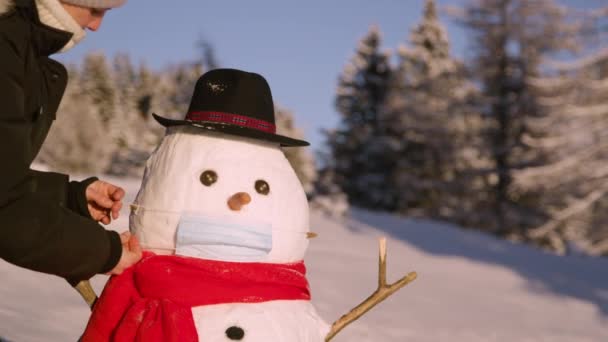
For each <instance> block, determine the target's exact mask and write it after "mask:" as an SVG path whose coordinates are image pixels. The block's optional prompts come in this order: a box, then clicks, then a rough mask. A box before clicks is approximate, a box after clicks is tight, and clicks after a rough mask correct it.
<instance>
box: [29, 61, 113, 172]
mask: <svg viewBox="0 0 608 342" xmlns="http://www.w3.org/2000/svg"><path fill="white" fill-rule="evenodd" d="M68 71H69V75H70V82H68V86H67V88H66V92H65V95H64V98H63V100H62V101H61V105H60V107H59V110H58V112H57V119H56V120H55V123H54V124H53V127H52V128H51V131H50V132H49V135H48V137H47V139H46V141H45V143H44V145H43V146H42V149H41V151H40V153H39V154H38V157H37V162H40V163H42V164H45V165H47V166H49V168H50V169H51V170H53V171H59V172H64V173H77V174H83V175H86V174H90V173H98V172H103V171H105V170H106V168H107V167H108V166H109V164H110V162H111V159H112V158H111V156H112V153H113V147H112V145H111V144H108V143H107V136H106V131H105V130H104V128H103V127H104V125H103V122H102V118H101V116H99V112H98V109H97V108H96V107H95V105H94V104H93V102H92V99H91V98H90V97H88V96H83V95H82V90H81V89H80V82H79V77H78V76H79V73H78V70H77V68H76V67H74V66H72V67H70V68H69V69H68Z"/></svg>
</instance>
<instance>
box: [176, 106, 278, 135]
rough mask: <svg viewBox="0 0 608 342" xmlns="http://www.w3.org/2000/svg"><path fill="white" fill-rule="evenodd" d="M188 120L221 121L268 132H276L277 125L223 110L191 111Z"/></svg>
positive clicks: (187, 116)
mask: <svg viewBox="0 0 608 342" xmlns="http://www.w3.org/2000/svg"><path fill="white" fill-rule="evenodd" d="M186 120H188V121H191V122H195V123H196V122H219V123H225V124H231V125H236V126H241V127H247V128H252V129H256V130H258V131H262V132H266V133H272V134H275V133H276V130H277V128H276V126H275V125H274V124H272V123H270V122H268V121H264V120H260V119H255V118H251V117H248V116H244V115H237V114H231V113H223V112H208V111H205V112H190V113H188V115H186Z"/></svg>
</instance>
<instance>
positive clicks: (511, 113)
mask: <svg viewBox="0 0 608 342" xmlns="http://www.w3.org/2000/svg"><path fill="white" fill-rule="evenodd" d="M453 14H454V15H455V16H456V18H457V20H458V21H459V22H460V23H461V24H463V25H464V26H465V27H466V28H467V29H468V31H469V32H470V34H471V35H472V37H473V42H474V45H473V47H472V49H471V53H472V55H473V58H472V60H471V66H472V67H471V70H472V72H473V74H474V76H475V81H476V82H477V83H478V84H479V85H480V86H481V96H480V97H479V99H478V103H479V111H480V112H481V113H482V115H483V117H484V118H485V119H486V121H487V133H486V135H485V140H486V142H487V146H488V147H489V151H488V152H489V153H490V155H491V159H492V161H493V164H494V165H493V171H492V172H491V177H490V180H491V182H492V184H491V189H490V191H491V192H492V193H493V196H492V197H493V198H490V200H491V202H492V203H493V204H492V206H493V209H494V210H493V216H494V219H493V220H491V221H489V222H487V223H486V224H485V226H486V227H488V228H490V229H493V230H494V231H495V232H496V233H498V234H501V235H508V236H511V237H513V238H521V237H523V236H525V230H526V229H528V228H530V227H535V226H537V225H538V224H539V223H541V222H543V221H544V220H545V219H546V218H547V216H548V215H549V214H548V212H547V208H545V207H543V206H542V205H541V203H540V197H541V196H542V194H541V193H539V192H537V191H535V189H532V188H530V189H515V188H514V187H513V177H514V172H515V171H516V170H522V169H526V168H529V167H534V166H537V165H542V164H543V163H545V162H546V156H545V155H544V154H543V151H541V150H538V149H534V148H531V147H530V146H528V145H527V144H525V143H524V142H523V141H522V137H523V136H525V134H526V133H527V132H528V131H529V128H528V126H527V120H528V119H529V118H533V117H537V116H540V115H542V111H541V110H540V109H539V106H538V103H537V98H536V94H535V93H534V90H533V89H532V88H531V87H530V86H529V84H530V82H529V79H530V78H531V77H535V76H537V75H538V73H539V70H540V67H541V64H540V63H541V61H542V58H543V57H544V56H546V55H548V54H551V53H554V52H558V51H561V50H564V49H568V48H572V47H573V46H574V45H575V43H576V41H575V39H574V38H575V35H573V32H574V30H576V29H577V27H576V25H574V26H573V25H570V24H569V23H568V22H567V21H565V20H564V16H565V15H566V12H565V11H564V8H563V7H561V6H558V5H557V4H556V3H555V2H554V1H552V0H538V1H531V0H471V1H470V2H469V3H468V4H467V5H466V6H465V7H464V10H462V11H460V12H454V13H453Z"/></svg>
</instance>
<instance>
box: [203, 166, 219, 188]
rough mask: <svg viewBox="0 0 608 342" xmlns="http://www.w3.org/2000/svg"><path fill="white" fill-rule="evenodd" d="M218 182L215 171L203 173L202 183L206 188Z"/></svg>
mask: <svg viewBox="0 0 608 342" xmlns="http://www.w3.org/2000/svg"><path fill="white" fill-rule="evenodd" d="M215 182H217V173H215V171H213V170H207V171H205V172H203V173H201V183H203V185H205V186H211V185H212V184H213V183H215Z"/></svg>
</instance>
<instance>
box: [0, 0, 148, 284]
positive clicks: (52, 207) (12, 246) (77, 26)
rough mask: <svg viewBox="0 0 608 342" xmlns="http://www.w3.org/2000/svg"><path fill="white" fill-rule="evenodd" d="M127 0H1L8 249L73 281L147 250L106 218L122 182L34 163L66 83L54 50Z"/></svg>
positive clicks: (24, 263) (0, 195) (0, 241)
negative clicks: (74, 176)
mask: <svg viewBox="0 0 608 342" xmlns="http://www.w3.org/2000/svg"><path fill="white" fill-rule="evenodd" d="M125 1H126V0H61V1H60V0H0V158H1V159H2V160H3V163H2V164H3V165H2V167H1V168H0V257H1V258H2V259H4V260H6V261H8V262H10V263H12V264H15V265H18V266H21V267H25V268H28V269H31V270H35V271H39V272H44V273H50V274H54V275H58V276H61V277H64V278H66V279H68V281H70V283H72V284H75V283H77V282H78V281H80V280H86V279H89V278H90V277H92V276H93V275H95V274H98V273H110V274H120V273H121V272H122V271H123V270H124V269H125V268H127V267H129V266H131V265H133V264H135V263H136V262H137V261H139V259H140V258H141V254H142V251H141V247H139V244H138V243H137V240H136V239H135V238H134V237H131V236H130V234H129V233H128V232H127V233H123V234H118V233H116V232H114V231H108V230H106V229H104V228H103V227H102V226H101V225H99V224H98V223H97V222H101V223H104V224H108V223H110V221H111V220H112V219H116V218H117V217H118V212H119V210H120V208H121V206H122V198H123V196H124V190H123V189H121V188H120V187H117V186H114V185H112V184H109V183H107V182H104V181H101V180H98V179H97V178H94V177H93V178H89V179H86V180H84V181H81V182H76V181H69V178H68V176H67V175H63V174H59V173H53V172H40V171H35V170H31V169H30V166H31V163H32V161H33V160H34V158H35V157H36V155H37V154H38V152H39V150H40V147H41V146H42V143H43V142H44V140H45V138H46V136H47V133H48V131H49V129H50V127H51V125H52V123H53V120H54V119H55V116H56V111H57V108H58V106H59V103H60V101H61V98H62V97H63V93H64V91H65V87H66V83H67V72H66V69H65V67H64V66H63V65H61V64H60V63H59V62H57V61H54V60H52V59H50V58H49V55H52V54H54V53H57V52H60V51H65V50H67V49H69V48H70V47H72V46H74V45H75V44H76V43H78V41H80V40H81V39H82V38H83V37H84V35H85V30H87V29H88V30H92V31H95V30H97V29H98V28H99V25H100V24H101V21H102V19H103V16H104V14H105V12H106V11H107V10H108V9H110V8H113V7H118V6H120V5H122V3H124V2H125ZM73 119H74V120H78V118H73Z"/></svg>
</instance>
